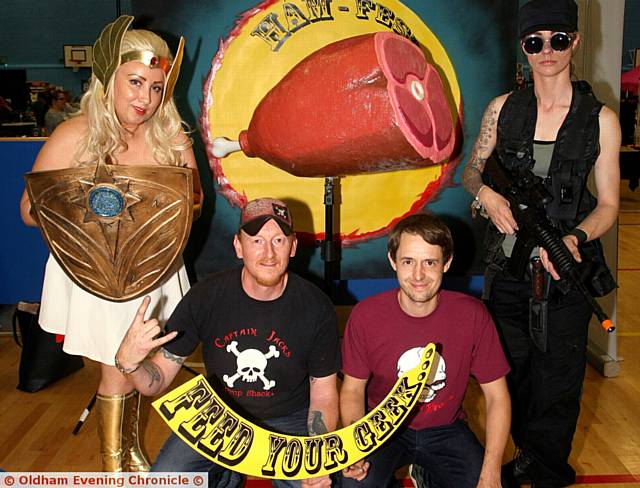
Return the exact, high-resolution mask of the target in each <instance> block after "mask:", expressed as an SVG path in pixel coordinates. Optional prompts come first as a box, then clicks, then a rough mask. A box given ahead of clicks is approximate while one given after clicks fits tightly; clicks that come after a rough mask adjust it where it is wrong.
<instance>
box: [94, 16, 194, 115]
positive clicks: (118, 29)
mask: <svg viewBox="0 0 640 488" xmlns="http://www.w3.org/2000/svg"><path fill="white" fill-rule="evenodd" d="M131 22H133V17H132V16H131V15H122V16H120V17H118V18H117V19H116V20H114V21H113V22H112V23H110V24H107V26H106V27H105V28H104V29H103V30H102V33H101V34H100V37H98V39H97V40H96V42H95V44H94V45H93V74H95V75H96V78H98V79H99V80H100V82H101V83H102V86H103V87H104V90H105V91H106V89H107V86H108V84H109V82H110V81H111V78H113V74H114V73H115V72H116V69H118V67H119V66H120V65H121V64H122V63H127V62H129V61H140V62H142V63H144V64H145V65H147V66H148V67H149V68H160V69H162V71H164V73H165V75H166V81H165V89H164V91H163V93H162V103H164V102H165V101H166V100H169V99H171V95H173V89H174V88H175V85H176V81H178V75H179V74H180V65H181V64H182V55H183V52H184V37H182V36H181V37H180V42H179V43H178V49H177V50H176V55H175V58H174V60H173V62H171V60H169V59H168V58H166V57H164V56H158V55H157V54H155V53H153V52H151V51H128V52H126V53H123V54H122V55H120V46H121V45H122V39H123V37H124V34H125V32H126V31H127V29H128V28H129V26H130V25H131Z"/></svg>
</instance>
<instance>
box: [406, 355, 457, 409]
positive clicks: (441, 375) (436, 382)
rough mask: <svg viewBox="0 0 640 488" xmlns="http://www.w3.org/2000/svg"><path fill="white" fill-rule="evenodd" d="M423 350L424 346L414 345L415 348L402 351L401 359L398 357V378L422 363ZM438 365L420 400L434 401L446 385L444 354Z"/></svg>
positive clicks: (425, 401)
mask: <svg viewBox="0 0 640 488" xmlns="http://www.w3.org/2000/svg"><path fill="white" fill-rule="evenodd" d="M423 350H424V347H414V348H413V349H409V350H408V351H405V352H404V353H402V355H401V356H400V359H398V366H397V370H398V378H399V377H400V376H402V375H403V374H405V373H406V372H407V371H409V370H411V369H413V368H415V367H416V366H417V365H418V364H420V358H421V357H422V351H423ZM434 366H435V365H434ZM437 366H438V368H437V370H436V374H435V377H434V378H433V381H432V382H431V383H427V384H426V385H425V387H424V390H422V393H421V394H420V399H419V400H418V401H420V402H422V403H429V402H431V401H433V399H434V398H435V397H436V395H437V394H438V392H439V391H440V390H442V389H443V388H444V387H445V386H446V383H447V371H446V366H445V363H444V358H443V357H442V356H441V357H440V360H439V361H438V365H437Z"/></svg>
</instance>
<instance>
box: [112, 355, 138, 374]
mask: <svg viewBox="0 0 640 488" xmlns="http://www.w3.org/2000/svg"><path fill="white" fill-rule="evenodd" d="M113 361H114V363H115V364H116V369H117V370H118V371H120V372H121V373H122V374H131V373H133V372H135V371H137V370H138V368H139V367H140V365H141V364H142V363H138V364H137V365H136V366H134V367H133V368H128V369H127V368H123V367H122V365H121V364H120V363H119V362H118V357H117V356H116V357H114V358H113Z"/></svg>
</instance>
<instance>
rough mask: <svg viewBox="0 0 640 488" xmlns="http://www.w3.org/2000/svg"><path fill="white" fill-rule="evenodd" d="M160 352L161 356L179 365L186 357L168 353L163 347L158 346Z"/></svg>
mask: <svg viewBox="0 0 640 488" xmlns="http://www.w3.org/2000/svg"><path fill="white" fill-rule="evenodd" d="M160 354H162V356H163V357H165V358H167V359H169V360H171V361H173V362H174V363H178V364H179V365H182V363H184V361H185V359H187V358H185V357H184V356H178V355H176V354H173V353H170V352H169V351H167V350H166V349H165V348H164V347H161V348H160Z"/></svg>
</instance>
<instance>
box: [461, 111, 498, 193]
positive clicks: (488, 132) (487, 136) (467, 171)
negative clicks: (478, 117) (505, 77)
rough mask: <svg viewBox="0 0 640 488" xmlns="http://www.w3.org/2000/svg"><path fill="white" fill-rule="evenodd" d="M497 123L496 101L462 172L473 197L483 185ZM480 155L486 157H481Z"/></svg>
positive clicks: (487, 112) (486, 115)
mask: <svg viewBox="0 0 640 488" xmlns="http://www.w3.org/2000/svg"><path fill="white" fill-rule="evenodd" d="M497 122H498V111H497V109H496V100H495V99H494V100H493V101H492V102H491V103H490V104H489V106H488V107H487V109H486V110H485V112H484V115H483V116H482V122H481V124H480V134H478V138H477V139H476V142H475V144H474V145H473V149H472V150H471V156H470V158H469V162H468V163H467V165H466V166H465V168H464V170H463V171H462V185H463V186H464V188H465V190H467V191H468V192H469V193H470V194H471V195H472V196H473V197H475V196H476V195H477V194H478V191H479V190H480V187H481V186H482V185H483V183H482V171H483V170H484V166H485V164H486V162H487V158H488V156H489V155H486V153H487V152H488V151H489V149H490V148H491V141H492V139H493V137H494V133H495V131H496V125H497ZM480 154H482V155H483V156H484V155H486V156H484V157H481V156H480Z"/></svg>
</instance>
